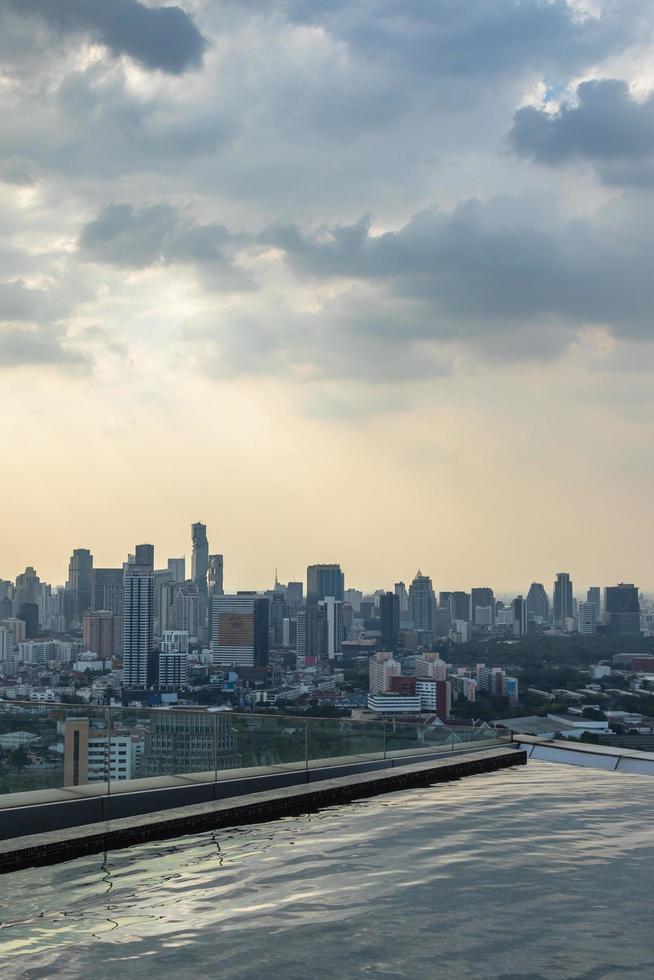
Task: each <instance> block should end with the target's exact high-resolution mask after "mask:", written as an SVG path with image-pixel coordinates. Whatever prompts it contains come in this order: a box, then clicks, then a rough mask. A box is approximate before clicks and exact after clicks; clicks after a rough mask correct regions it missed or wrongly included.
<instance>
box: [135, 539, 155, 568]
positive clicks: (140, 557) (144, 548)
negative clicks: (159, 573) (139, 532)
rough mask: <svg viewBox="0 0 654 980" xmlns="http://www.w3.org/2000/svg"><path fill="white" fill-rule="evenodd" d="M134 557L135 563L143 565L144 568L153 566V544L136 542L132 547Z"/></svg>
mask: <svg viewBox="0 0 654 980" xmlns="http://www.w3.org/2000/svg"><path fill="white" fill-rule="evenodd" d="M134 558H135V560H136V562H135V563H136V564H137V565H143V566H145V567H146V568H154V545H153V544H137V545H136V548H135V549H134Z"/></svg>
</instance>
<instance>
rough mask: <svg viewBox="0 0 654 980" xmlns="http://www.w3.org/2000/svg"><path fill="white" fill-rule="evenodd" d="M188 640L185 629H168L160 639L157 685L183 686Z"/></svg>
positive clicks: (186, 679) (186, 666)
mask: <svg viewBox="0 0 654 980" xmlns="http://www.w3.org/2000/svg"><path fill="white" fill-rule="evenodd" d="M188 641H189V636H188V633H187V632H186V631H185V630H168V631H166V632H165V633H164V635H163V637H162V640H161V651H160V653H159V686H160V687H183V686H184V685H185V684H186V683H187V681H188Z"/></svg>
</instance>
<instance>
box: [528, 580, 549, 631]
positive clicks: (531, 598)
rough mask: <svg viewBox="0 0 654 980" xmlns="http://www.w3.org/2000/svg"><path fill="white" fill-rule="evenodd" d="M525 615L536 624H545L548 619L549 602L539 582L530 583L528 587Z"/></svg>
mask: <svg viewBox="0 0 654 980" xmlns="http://www.w3.org/2000/svg"><path fill="white" fill-rule="evenodd" d="M527 613H528V614H529V615H530V616H533V618H534V620H535V621H536V622H542V623H546V622H547V621H548V620H549V618H550V600H549V598H548V595H547V592H546V591H545V588H544V587H543V585H542V583H541V582H532V583H531V585H530V586H529V592H528V593H527Z"/></svg>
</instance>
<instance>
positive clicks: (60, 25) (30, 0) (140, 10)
mask: <svg viewBox="0 0 654 980" xmlns="http://www.w3.org/2000/svg"><path fill="white" fill-rule="evenodd" d="M5 4H8V6H10V7H11V8H12V9H13V11H14V12H15V13H17V14H20V15H22V16H36V17H39V18H40V19H42V20H43V21H45V23H46V24H47V25H48V27H49V28H50V29H51V30H53V31H56V32H57V33H60V34H81V35H86V36H88V37H89V38H90V39H91V40H93V41H96V42H98V43H100V44H103V45H105V47H107V48H108V49H109V51H111V53H112V54H113V55H114V56H118V55H127V56H128V57H130V58H132V59H133V60H134V61H136V62H138V64H140V65H142V66H143V67H144V68H147V69H157V68H158V69H160V70H161V71H164V72H168V73H170V74H173V75H181V74H183V73H184V72H185V71H187V70H188V69H190V68H197V67H199V66H200V65H201V63H202V57H203V54H204V51H205V48H206V41H205V39H204V38H203V36H202V35H201V34H200V32H199V30H198V28H197V27H196V26H195V24H194V22H193V20H192V19H191V17H190V16H189V15H188V14H187V13H186V12H185V11H184V10H182V9H181V7H174V6H166V7H148V6H146V5H145V4H143V3H139V0H107V2H103V0H56V2H52V0H5Z"/></svg>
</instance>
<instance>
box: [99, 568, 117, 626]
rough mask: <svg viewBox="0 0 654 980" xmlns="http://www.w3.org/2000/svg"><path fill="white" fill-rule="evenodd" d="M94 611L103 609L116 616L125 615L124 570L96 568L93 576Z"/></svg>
mask: <svg viewBox="0 0 654 980" xmlns="http://www.w3.org/2000/svg"><path fill="white" fill-rule="evenodd" d="M92 585H93V603H92V609H103V610H107V611H108V612H110V613H113V614H114V616H122V615H123V570H122V568H94V569H93V575H92Z"/></svg>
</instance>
